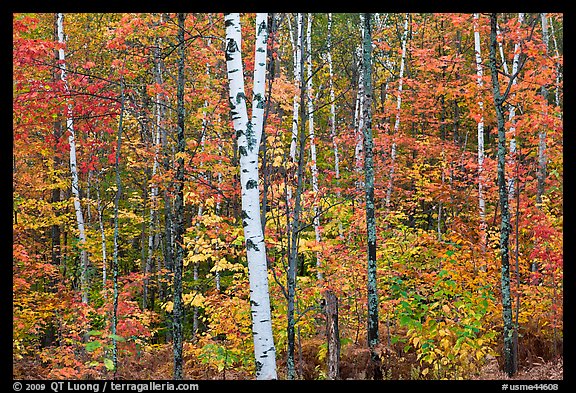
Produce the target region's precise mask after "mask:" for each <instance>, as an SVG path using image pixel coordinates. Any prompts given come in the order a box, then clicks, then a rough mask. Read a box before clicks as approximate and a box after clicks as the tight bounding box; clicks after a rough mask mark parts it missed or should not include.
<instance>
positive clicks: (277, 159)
mask: <svg viewBox="0 0 576 393" xmlns="http://www.w3.org/2000/svg"><path fill="white" fill-rule="evenodd" d="M283 162H284V158H283V157H282V156H276V157H274V161H272V166H273V167H276V168H278V167H281V166H282V163H283Z"/></svg>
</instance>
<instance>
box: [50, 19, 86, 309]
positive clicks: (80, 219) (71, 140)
mask: <svg viewBox="0 0 576 393" xmlns="http://www.w3.org/2000/svg"><path fill="white" fill-rule="evenodd" d="M57 30H58V43H60V44H64V43H65V39H64V14H62V13H58V14H57ZM58 60H59V61H60V65H59V68H60V79H61V80H62V82H63V84H64V91H65V93H66V95H67V96H68V98H67V100H66V101H67V104H66V105H67V112H66V129H67V131H68V133H69V134H68V144H69V146H70V173H71V175H72V195H73V196H74V211H75V212H76V224H77V225H78V233H79V234H78V237H79V240H80V242H79V243H80V244H79V246H80V250H81V251H80V292H81V294H82V303H84V304H88V293H89V283H88V263H89V262H88V252H87V251H86V249H85V247H86V231H85V229H84V215H83V213H82V206H81V204H80V186H79V184H78V183H79V182H78V167H77V163H76V161H77V160H76V134H75V132H74V120H73V112H72V102H71V101H70V98H69V97H70V89H69V88H68V79H67V76H66V57H65V55H64V49H63V48H60V49H58Z"/></svg>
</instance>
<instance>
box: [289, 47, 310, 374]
mask: <svg viewBox="0 0 576 393" xmlns="http://www.w3.org/2000/svg"><path fill="white" fill-rule="evenodd" d="M300 39H301V40H302V41H303V40H304V39H303V36H300ZM300 47H303V42H301V43H300ZM299 59H300V62H301V65H300V67H301V68H304V56H299ZM300 77H301V81H300V85H301V86H302V89H301V90H300V104H299V106H298V107H299V108H300V130H299V146H298V149H297V150H298V165H297V167H296V195H295V197H294V210H293V212H292V220H291V222H290V226H289V228H290V233H289V242H288V246H289V251H288V271H287V273H286V274H287V280H286V281H287V285H286V286H287V295H288V296H287V297H288V299H287V303H288V305H287V317H286V319H287V328H286V331H287V338H286V341H287V347H288V348H287V355H286V368H287V378H288V379H294V378H295V377H296V367H295V360H294V349H295V343H296V341H295V332H296V330H295V325H296V321H295V318H294V312H295V299H296V273H297V267H298V244H299V241H300V229H301V222H300V213H301V211H302V191H303V188H304V182H303V177H304V154H305V147H306V131H305V129H306V127H305V125H306V117H307V116H306V115H307V113H306V107H305V102H306V88H305V87H304V86H305V85H304V75H303V74H300Z"/></svg>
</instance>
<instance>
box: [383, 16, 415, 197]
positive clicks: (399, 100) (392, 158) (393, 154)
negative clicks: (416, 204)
mask: <svg viewBox="0 0 576 393" xmlns="http://www.w3.org/2000/svg"><path fill="white" fill-rule="evenodd" d="M409 18H410V15H409V14H406V17H405V19H404V32H403V33H402V56H401V58H400V76H399V80H398V95H397V98H396V119H395V121H394V131H393V133H392V151H391V154H390V175H389V179H388V188H387V189H386V207H387V208H389V207H390V200H391V198H392V185H393V181H394V165H395V161H396V135H397V133H398V131H399V130H400V108H401V106H402V85H403V82H404V67H405V65H404V64H405V61H406V46H407V43H408V21H409Z"/></svg>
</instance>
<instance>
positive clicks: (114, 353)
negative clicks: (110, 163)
mask: <svg viewBox="0 0 576 393" xmlns="http://www.w3.org/2000/svg"><path fill="white" fill-rule="evenodd" d="M120 103H121V106H120V119H119V120H118V139H117V142H116V156H115V160H114V169H115V172H116V196H115V197H114V254H113V262H112V263H113V264H112V274H113V278H112V280H113V286H114V294H113V298H112V301H113V308H112V328H111V331H112V363H113V364H114V377H116V373H117V371H118V343H117V340H116V337H117V330H116V328H117V325H118V238H119V231H118V209H119V205H120V197H121V195H122V182H121V178H120V151H121V147H122V126H123V124H122V122H123V120H124V81H123V80H121V81H120Z"/></svg>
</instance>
